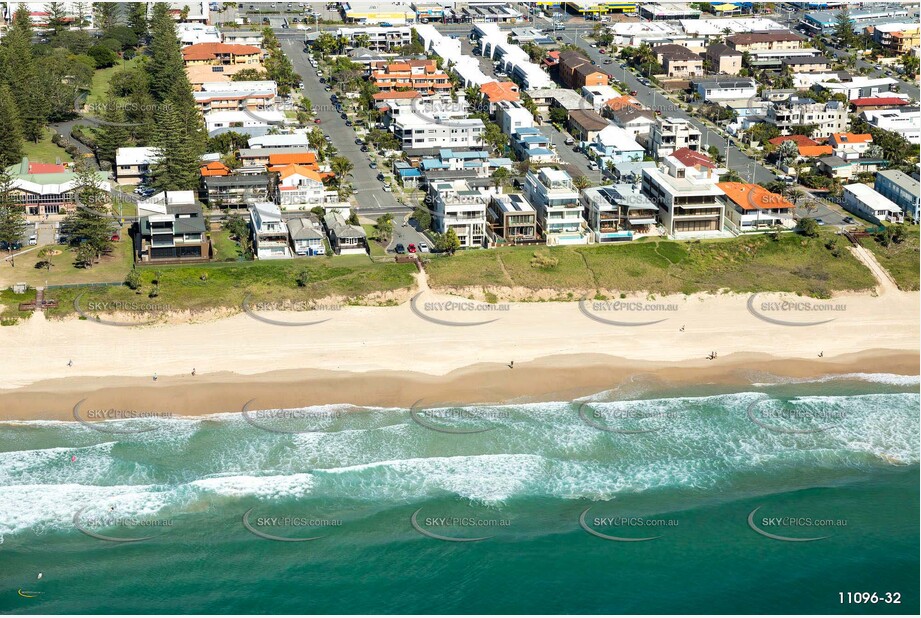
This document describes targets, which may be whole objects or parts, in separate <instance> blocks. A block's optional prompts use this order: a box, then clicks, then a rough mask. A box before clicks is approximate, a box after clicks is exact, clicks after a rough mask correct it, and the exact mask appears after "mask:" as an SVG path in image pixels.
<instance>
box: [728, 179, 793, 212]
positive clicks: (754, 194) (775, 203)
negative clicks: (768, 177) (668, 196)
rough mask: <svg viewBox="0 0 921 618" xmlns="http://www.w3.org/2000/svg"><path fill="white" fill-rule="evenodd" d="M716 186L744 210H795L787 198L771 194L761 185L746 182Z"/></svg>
mask: <svg viewBox="0 0 921 618" xmlns="http://www.w3.org/2000/svg"><path fill="white" fill-rule="evenodd" d="M716 186H717V187H719V188H720V189H721V190H722V191H723V193H725V194H726V197H728V198H729V199H730V200H732V201H733V202H734V203H735V204H738V205H739V206H740V207H741V208H742V210H759V209H762V208H793V204H791V203H790V201H789V200H787V198H785V197H783V196H782V195H778V194H776V193H771V192H770V191H768V190H767V189H765V188H764V187H762V186H761V185H753V184H749V183H746V182H718V183H716Z"/></svg>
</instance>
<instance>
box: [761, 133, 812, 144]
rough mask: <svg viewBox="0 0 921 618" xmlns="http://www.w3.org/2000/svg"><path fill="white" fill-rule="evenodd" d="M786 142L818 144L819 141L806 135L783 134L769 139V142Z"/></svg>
mask: <svg viewBox="0 0 921 618" xmlns="http://www.w3.org/2000/svg"><path fill="white" fill-rule="evenodd" d="M784 142H796V145H797V146H816V145H818V142H817V141H815V140H811V139H809V138H808V137H806V136H805V135H781V136H780V137H774V138H771V139H769V140H768V143H769V144H773V145H775V146H780V145H781V144H782V143H784Z"/></svg>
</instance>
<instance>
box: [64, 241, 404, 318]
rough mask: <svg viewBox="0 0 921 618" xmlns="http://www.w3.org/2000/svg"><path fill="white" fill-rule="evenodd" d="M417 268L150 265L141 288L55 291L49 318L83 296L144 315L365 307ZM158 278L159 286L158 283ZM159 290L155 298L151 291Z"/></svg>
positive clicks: (320, 262)
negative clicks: (263, 305)
mask: <svg viewBox="0 0 921 618" xmlns="http://www.w3.org/2000/svg"><path fill="white" fill-rule="evenodd" d="M302 271H306V272H307V274H308V279H309V282H308V284H307V285H306V286H305V287H298V285H297V283H296V281H295V277H296V276H297V275H298V274H299V273H301V272H302ZM414 272H415V267H414V266H413V265H412V264H394V263H384V264H377V263H374V262H372V261H371V260H370V259H369V258H368V257H367V256H361V255H357V256H333V257H315V258H298V259H293V260H267V261H255V262H232V263H231V262H212V263H209V264H196V265H181V266H158V267H150V266H145V267H142V268H141V269H140V273H141V287H140V289H139V290H137V291H134V290H131V289H129V288H128V287H127V286H118V287H105V288H103V287H92V288H89V287H87V288H83V287H77V288H69V289H60V290H55V291H54V293H55V299H56V300H57V301H58V307H57V308H56V309H52V310H49V311H48V312H47V313H48V315H49V317H61V316H66V315H69V314H72V313H73V312H74V307H73V301H74V298H76V297H77V296H78V295H79V294H81V293H83V294H84V297H83V300H81V301H80V305H81V306H82V307H87V306H89V304H90V303H93V302H97V303H101V302H108V303H129V304H132V303H133V304H135V305H136V306H138V307H139V310H147V309H148V308H150V307H151V306H156V307H157V310H163V311H170V312H172V311H192V312H196V311H208V310H211V309H215V308H223V307H228V308H239V307H241V306H242V304H243V299H244V298H246V297H247V296H251V297H250V303H259V302H272V303H293V304H296V303H306V302H309V301H313V300H318V299H322V298H326V297H330V296H341V297H345V298H347V299H349V302H355V303H360V302H362V301H363V299H364V298H365V297H367V296H368V295H369V294H372V293H375V292H387V291H392V290H398V289H403V288H409V287H410V286H412V285H413V282H414V280H413V273H414ZM158 277H159V281H158V285H157V284H155V283H154V281H155V279H157V278H158ZM154 290H157V294H156V296H153V297H152V296H151V292H152V291H154Z"/></svg>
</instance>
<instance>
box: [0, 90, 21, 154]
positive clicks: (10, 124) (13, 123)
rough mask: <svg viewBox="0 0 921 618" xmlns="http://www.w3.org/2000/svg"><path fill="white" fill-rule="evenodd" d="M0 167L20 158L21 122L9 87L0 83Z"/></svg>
mask: <svg viewBox="0 0 921 618" xmlns="http://www.w3.org/2000/svg"><path fill="white" fill-rule="evenodd" d="M0 127H3V128H2V130H0V169H6V168H7V167H8V166H10V165H13V164H14V163H18V162H19V160H20V159H21V158H22V124H21V122H20V119H19V109H18V108H17V107H16V101H15V99H14V98H13V94H12V93H11V92H10V87H9V86H7V85H6V84H0Z"/></svg>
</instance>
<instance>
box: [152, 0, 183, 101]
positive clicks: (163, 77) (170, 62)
mask: <svg viewBox="0 0 921 618" xmlns="http://www.w3.org/2000/svg"><path fill="white" fill-rule="evenodd" d="M150 34H151V42H150V48H149V49H150V63H149V64H148V73H149V74H150V93H151V94H152V95H153V96H154V98H155V99H157V100H158V101H165V100H166V99H167V97H168V96H169V94H170V93H171V92H172V91H173V86H174V84H175V83H176V81H177V80H179V79H180V78H181V77H184V76H185V65H184V63H183V61H182V53H181V51H180V45H179V37H178V36H177V35H176V24H175V23H174V22H173V18H172V17H171V16H170V14H169V10H168V7H167V5H166V4H163V3H162V2H158V3H157V4H155V5H154V9H153V17H152V18H151V20H150Z"/></svg>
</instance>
